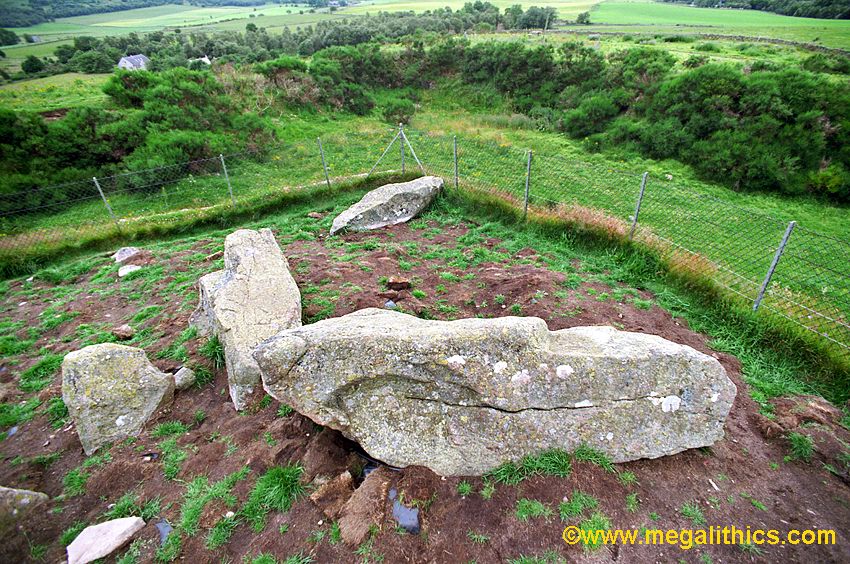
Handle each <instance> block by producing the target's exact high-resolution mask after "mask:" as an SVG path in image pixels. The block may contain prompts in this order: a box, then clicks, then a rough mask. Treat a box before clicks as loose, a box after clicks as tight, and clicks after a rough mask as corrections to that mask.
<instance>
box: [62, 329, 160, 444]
mask: <svg viewBox="0 0 850 564" xmlns="http://www.w3.org/2000/svg"><path fill="white" fill-rule="evenodd" d="M173 396H174V376H172V375H171V374H166V373H164V372H160V371H159V370H158V369H157V368H156V367H155V366H154V365H152V364H151V363H150V362H149V361H148V358H147V356H146V355H145V351H143V350H142V349H137V348H134V347H128V346H125V345H117V344H114V343H103V344H100V345H91V346H89V347H85V348H84V349H81V350H78V351H74V352H72V353H68V354H67V355H66V356H65V359H64V360H63V361H62V399H63V400H64V401H65V405H67V406H68V413H70V415H71V417H73V419H74V422H75V424H76V425H75V427H76V429H77V433H78V434H79V436H80V442H81V443H82V444H83V450H85V452H86V454H87V455H91V454H92V453H94V452H95V451H96V450H97V449H98V448H100V447H101V446H103V445H105V444H107V443H110V442H113V441H118V440H121V439H124V438H126V437H131V436H136V435H138V434H139V433H140V432H141V430H142V427H143V426H144V425H145V423H146V422H147V421H148V419H150V418H151V416H152V415H153V414H154V413H155V412H156V411H157V410H158V409H160V408H161V407H163V406H165V405H166V404H168V403H169V402H170V401H171V399H172V397H173Z"/></svg>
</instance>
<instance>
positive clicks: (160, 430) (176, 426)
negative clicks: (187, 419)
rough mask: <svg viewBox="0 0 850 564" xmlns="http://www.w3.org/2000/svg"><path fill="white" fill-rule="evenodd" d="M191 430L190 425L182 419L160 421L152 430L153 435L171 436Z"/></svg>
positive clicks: (158, 436)
mask: <svg viewBox="0 0 850 564" xmlns="http://www.w3.org/2000/svg"><path fill="white" fill-rule="evenodd" d="M188 432H189V426H188V425H186V424H185V423H183V422H182V421H166V422H165V423H160V424H159V425H157V426H156V427H154V430H153V431H152V432H151V436H152V437H157V438H160V437H170V436H172V435H184V434H186V433H188Z"/></svg>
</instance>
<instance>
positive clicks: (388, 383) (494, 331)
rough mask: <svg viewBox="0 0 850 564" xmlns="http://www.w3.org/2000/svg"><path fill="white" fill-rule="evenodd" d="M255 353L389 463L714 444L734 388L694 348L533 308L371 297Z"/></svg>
mask: <svg viewBox="0 0 850 564" xmlns="http://www.w3.org/2000/svg"><path fill="white" fill-rule="evenodd" d="M254 356H255V358H256V359H257V362H258V363H259V365H260V368H261V370H262V373H263V385H264V387H265V389H266V391H267V392H268V393H269V394H271V395H272V396H273V397H274V398H275V399H277V400H278V401H281V402H283V403H286V404H287V405H291V406H292V407H293V408H295V410H297V411H298V412H300V413H302V414H304V415H306V416H307V417H309V418H310V419H312V420H313V421H315V422H316V423H318V424H320V425H325V426H328V427H331V428H333V429H338V430H339V431H341V432H342V433H343V434H345V435H346V436H348V437H349V438H351V439H352V440H354V441H356V442H358V443H359V444H360V445H361V446H362V447H363V448H364V449H365V450H366V451H367V452H368V453H369V454H370V455H372V456H373V457H375V458H377V459H379V460H382V461H384V462H386V463H387V464H390V465H393V466H408V465H421V466H426V467H428V468H431V469H432V470H434V471H435V472H436V473H438V474H441V475H445V476H448V475H471V474H482V473H484V472H487V471H488V470H491V469H493V468H494V467H496V466H498V465H499V464H501V463H502V462H504V461H506V460H518V459H520V458H522V457H523V456H525V455H527V454H534V453H538V452H541V451H543V450H547V449H552V448H559V449H564V450H570V451H571V450H574V449H575V448H576V447H578V446H579V445H581V444H588V445H590V446H592V447H595V448H597V449H599V450H601V451H602V452H604V453H605V454H606V455H608V456H609V457H610V458H611V459H612V460H613V461H615V462H625V461H629V460H635V459H639V458H657V457H659V456H664V455H669V454H674V453H677V452H680V451H683V450H685V449H689V448H696V447H702V446H707V445H711V444H713V443H714V442H715V441H717V440H719V439H721V438H722V437H723V425H724V421H725V419H726V416H727V415H728V413H729V409H730V408H731V406H732V401H733V400H734V398H735V394H736V389H735V385H734V384H733V383H732V382H731V381H730V380H729V378H728V377H727V376H726V373H725V371H724V370H723V367H722V366H721V365H720V363H719V362H718V361H717V360H716V359H714V358H712V357H710V356H708V355H705V354H702V353H700V352H698V351H696V350H694V349H692V348H690V347H687V346H684V345H678V344H676V343H672V342H670V341H667V340H665V339H662V338H661V337H657V336H654V335H645V334H641V333H627V332H624V331H617V330H616V329H614V328H612V327H574V328H572V329H563V330H560V331H549V330H548V329H547V327H546V323H545V321H543V320H542V319H538V318H535V317H504V318H499V319H461V320H458V321H426V320H422V319H419V318H416V317H413V316H410V315H406V314H403V313H399V312H393V311H386V310H380V309H365V310H361V311H358V312H354V313H351V314H349V315H346V316H343V317H338V318H333V319H327V320H324V321H320V322H318V323H314V324H311V325H306V326H304V327H301V328H298V329H292V330H288V331H283V332H281V333H280V334H278V335H276V336H275V337H273V338H271V339H269V340H268V341H266V342H264V343H263V344H262V345H260V346H259V347H258V348H257V350H256V351H255V353H254Z"/></svg>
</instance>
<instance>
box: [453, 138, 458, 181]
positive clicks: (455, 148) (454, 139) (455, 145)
mask: <svg viewBox="0 0 850 564" xmlns="http://www.w3.org/2000/svg"><path fill="white" fill-rule="evenodd" d="M452 144H453V145H454V150H455V190H457V135H454V136H453V137H452Z"/></svg>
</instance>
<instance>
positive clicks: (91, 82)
mask: <svg viewBox="0 0 850 564" xmlns="http://www.w3.org/2000/svg"><path fill="white" fill-rule="evenodd" d="M109 76H110V75H108V74H80V73H76V72H71V73H65V74H59V75H55V76H47V77H44V78H34V79H31V80H22V81H19V82H11V83H9V84H3V85H0V106H5V107H7V108H13V109H15V110H26V111H32V112H46V111H50V110H55V109H59V108H63V109H64V108H74V107H77V106H97V105H100V104H102V103H104V102H106V100H108V96H107V95H106V94H104V93H103V91H102V90H101V87H102V86H103V83H104V82H106V79H107V78H108V77H109Z"/></svg>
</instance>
